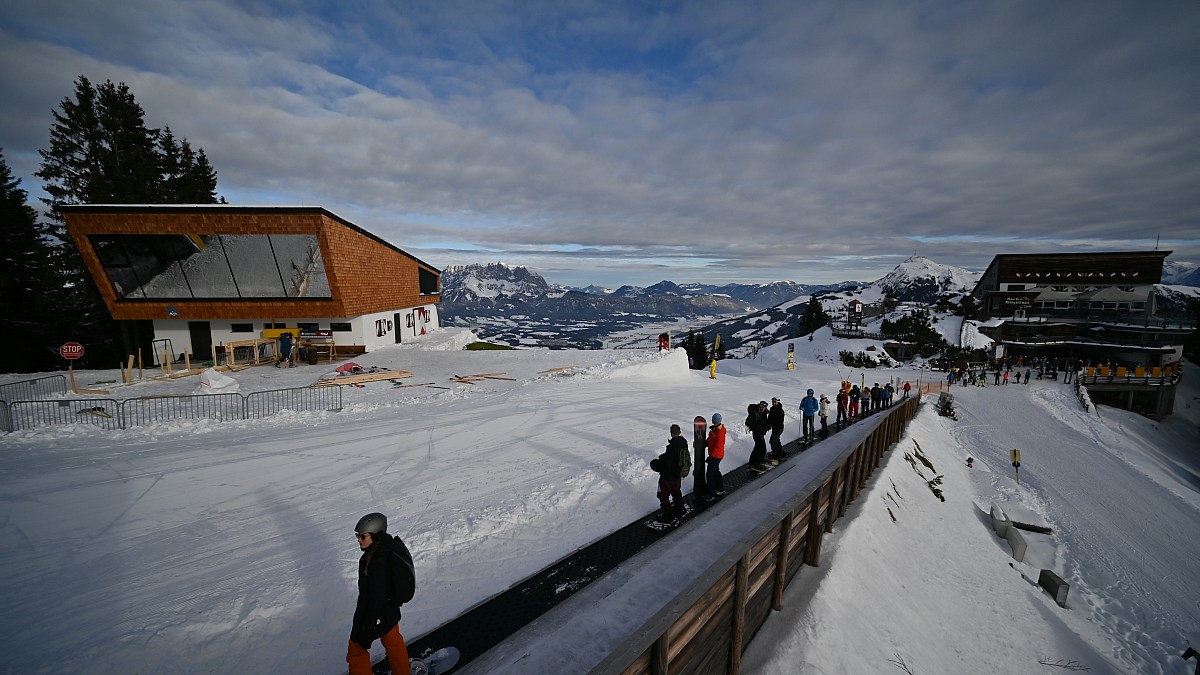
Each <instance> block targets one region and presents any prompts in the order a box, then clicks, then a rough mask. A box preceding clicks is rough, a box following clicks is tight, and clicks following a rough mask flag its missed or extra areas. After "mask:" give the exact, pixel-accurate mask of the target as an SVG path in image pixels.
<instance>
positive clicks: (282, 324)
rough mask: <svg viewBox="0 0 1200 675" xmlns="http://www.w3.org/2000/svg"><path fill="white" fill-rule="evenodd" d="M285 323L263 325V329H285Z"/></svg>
mask: <svg viewBox="0 0 1200 675" xmlns="http://www.w3.org/2000/svg"><path fill="white" fill-rule="evenodd" d="M287 327H288V325H287V324H286V323H264V324H263V328H287Z"/></svg>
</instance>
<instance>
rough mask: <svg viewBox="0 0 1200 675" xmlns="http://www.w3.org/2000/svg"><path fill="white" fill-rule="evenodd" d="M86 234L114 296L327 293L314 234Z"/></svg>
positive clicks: (307, 295)
mask: <svg viewBox="0 0 1200 675" xmlns="http://www.w3.org/2000/svg"><path fill="white" fill-rule="evenodd" d="M90 238H91V241H92V246H93V247H94V248H95V250H96V253H97V255H98V256H99V258H100V262H101V264H102V265H103V266H104V269H105V271H106V272H107V273H108V277H109V280H110V281H111V282H112V284H113V288H114V289H115V290H116V293H117V297H119V298H161V299H171V298H328V297H332V295H331V293H330V290H329V280H328V278H327V277H326V275H325V262H324V260H323V259H322V257H321V247H320V245H319V244H318V243H317V236H316V235H314V234H275V235H267V234H237V235H230V234H225V235H216V234H197V235H180V234H153V235H136V234H118V235H91V236H90Z"/></svg>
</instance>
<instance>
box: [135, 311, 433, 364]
mask: <svg viewBox="0 0 1200 675" xmlns="http://www.w3.org/2000/svg"><path fill="white" fill-rule="evenodd" d="M202 321H206V322H207V323H208V328H209V333H210V334H211V336H212V344H213V345H223V344H225V343H228V342H236V341H240V340H253V339H255V338H258V337H262V331H263V329H264V328H265V327H266V326H267V324H274V325H277V326H283V327H288V328H294V327H299V325H300V324H317V327H318V328H320V329H321V330H331V329H332V327H333V325H334V324H349V328H350V330H348V331H343V330H337V331H334V333H333V341H334V343H336V344H339V345H363V346H365V347H366V350H367V351H368V352H369V351H374V350H376V349H379V348H381V347H386V346H388V345H394V344H396V343H397V342H409V341H412V340H419V339H420V337H421V335H424V334H425V333H428V332H429V331H431V330H436V329H437V328H439V327H440V325H441V322H440V319H439V317H438V312H437V305H434V304H429V305H420V306H417V307H404V308H400V309H396V310H393V311H388V312H379V313H375V314H366V315H363V316H357V317H335V318H322V319H297V318H274V319H270V320H268V319H204V318H200V317H195V318H187V319H156V320H155V321H154V339H155V340H161V339H169V340H170V341H171V343H170V349H171V351H172V355H173V356H175V357H177V356H179V354H181V353H183V351H184V350H185V349H186V350H188V351H190V352H191V354H192V355H193V357H194V358H197V359H205V360H207V359H210V358H212V353H211V350H207V351H205V353H204V354H198V353H197V346H196V345H193V344H192V334H191V330H190V328H189V322H202ZM389 321H390V322H391V324H390V325H388V323H387V322H389ZM377 322H383V323H377ZM235 324H239V325H243V326H244V324H251V325H252V330H251V332H236V333H235V332H234V330H233V327H234V325H235ZM397 336H398V337H399V339H397ZM157 349H159V350H161V349H162V346H158V347H157ZM145 356H146V357H147V362H150V361H151V360H150V359H149V358H148V357H149V355H145ZM161 358H162V355H161V354H158V355H157V358H155V359H153V361H154V362H157V361H158V360H160V359H161Z"/></svg>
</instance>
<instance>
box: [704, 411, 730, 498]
mask: <svg viewBox="0 0 1200 675" xmlns="http://www.w3.org/2000/svg"><path fill="white" fill-rule="evenodd" d="M721 421H722V420H721V413H713V416H712V426H710V427H709V428H708V440H707V441H706V443H705V444H706V445H707V446H708V459H706V460H705V466H706V469H705V472H704V484H705V486H707V488H708V494H707V495H705V498H707V499H710V500H712V499H716V498H717V497H723V496H725V479H724V478H723V477H722V476H721V460H722V459H725V425H724V424H721Z"/></svg>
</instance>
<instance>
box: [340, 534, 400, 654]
mask: <svg viewBox="0 0 1200 675" xmlns="http://www.w3.org/2000/svg"><path fill="white" fill-rule="evenodd" d="M354 536H355V537H356V538H357V539H358V548H359V550H361V551H362V552H363V554H362V557H361V558H359V560H358V604H357V606H356V607H355V608H354V626H353V628H351V629H350V644H349V646H348V647H347V649H346V663H348V664H349V665H350V675H371V652H370V649H371V643H372V642H374V641H375V640H379V641H380V642H382V643H383V646H384V648H385V649H386V650H387V660H388V664H390V665H391V668H392V672H393V673H397V675H410V671H409V665H408V646H407V645H405V644H404V636H403V635H401V634H400V627H399V623H400V605H399V604H397V603H395V602H393V601H391V600H389V599H388V593H389V591H390V590H391V588H392V578H391V575H392V571H393V570H392V566H391V565H390V564H389V563H390V561H389V560H388V559H389V558H391V557H392V552H393V550H398V549H403V553H404V554H405V555H407V554H408V548H407V547H405V546H404V542H403V541H401V540H400V538H399V537H393V536H392V535H390V534H388V533H387V516H385V515H383V514H382V513H368V514H367V515H365V516H363V517H362V518H360V519H359V521H358V524H357V525H355V526H354ZM408 558H409V560H411V559H412V556H411V555H409V556H408Z"/></svg>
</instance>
